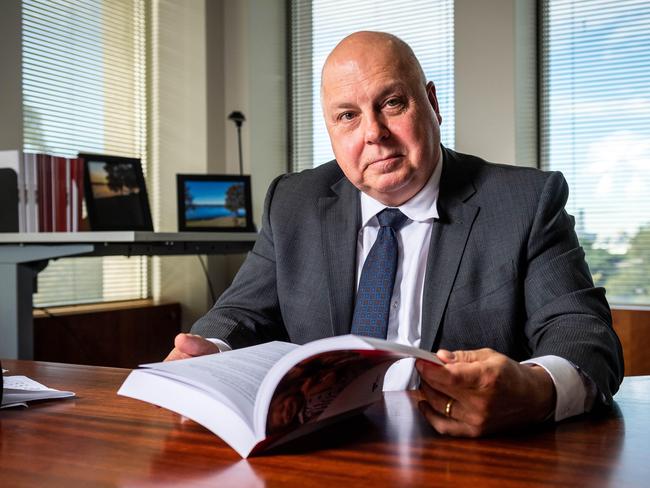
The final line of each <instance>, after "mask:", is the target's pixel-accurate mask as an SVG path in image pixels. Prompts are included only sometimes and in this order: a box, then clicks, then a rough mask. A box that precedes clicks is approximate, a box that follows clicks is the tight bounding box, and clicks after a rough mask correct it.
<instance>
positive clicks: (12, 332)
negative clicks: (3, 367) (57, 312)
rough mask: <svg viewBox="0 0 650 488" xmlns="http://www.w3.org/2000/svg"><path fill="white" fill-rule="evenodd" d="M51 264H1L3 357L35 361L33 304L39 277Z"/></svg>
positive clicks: (0, 339)
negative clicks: (35, 284)
mask: <svg viewBox="0 0 650 488" xmlns="http://www.w3.org/2000/svg"><path fill="white" fill-rule="evenodd" d="M46 265H47V261H37V262H33V263H19V264H15V263H0V277H1V279H0V357H1V358H6V359H33V358H34V318H33V312H32V303H33V302H32V300H33V297H32V295H33V293H34V283H36V276H37V275H38V273H39V271H41V270H42V269H43V268H45V266H46Z"/></svg>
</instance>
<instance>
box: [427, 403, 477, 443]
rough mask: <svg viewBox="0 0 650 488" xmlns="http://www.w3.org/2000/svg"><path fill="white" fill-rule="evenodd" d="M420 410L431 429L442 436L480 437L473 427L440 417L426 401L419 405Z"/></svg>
mask: <svg viewBox="0 0 650 488" xmlns="http://www.w3.org/2000/svg"><path fill="white" fill-rule="evenodd" d="M418 408H419V410H420V412H421V413H422V415H424V418H426V419H427V422H429V424H430V425H431V427H433V428H434V429H435V430H436V432H438V433H440V434H443V435H451V436H455V437H477V436H478V435H480V432H478V431H477V430H476V429H475V428H474V427H472V426H471V425H467V424H464V423H463V422H459V421H458V420H455V419H453V418H447V417H445V416H444V415H440V414H439V413H438V412H436V411H435V410H434V409H433V408H431V405H429V404H428V403H427V402H425V401H421V402H420V403H418Z"/></svg>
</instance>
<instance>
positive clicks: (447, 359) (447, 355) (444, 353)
mask: <svg viewBox="0 0 650 488" xmlns="http://www.w3.org/2000/svg"><path fill="white" fill-rule="evenodd" d="M436 356H438V359H440V360H441V361H442V362H443V363H445V364H448V363H451V362H453V361H454V360H455V359H456V356H455V355H454V353H453V352H451V351H448V350H447V349H438V352H437V353H436Z"/></svg>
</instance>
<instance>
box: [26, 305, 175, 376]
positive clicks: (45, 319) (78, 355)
mask: <svg viewBox="0 0 650 488" xmlns="http://www.w3.org/2000/svg"><path fill="white" fill-rule="evenodd" d="M180 331H181V306H180V304H178V303H164V304H154V303H153V302H152V301H150V300H135V301H129V302H118V303H113V304H110V303H107V304H99V305H84V306H78V307H60V308H55V309H46V310H35V312H34V359H35V360H39V361H53V362H60V363H72V364H87V365H93V366H114V367H121V368H134V367H136V366H137V365H138V364H142V363H147V362H157V361H162V360H163V359H164V358H165V356H166V355H167V354H168V353H169V351H170V350H171V348H172V346H173V343H174V337H175V336H176V334H178V333H179V332H180Z"/></svg>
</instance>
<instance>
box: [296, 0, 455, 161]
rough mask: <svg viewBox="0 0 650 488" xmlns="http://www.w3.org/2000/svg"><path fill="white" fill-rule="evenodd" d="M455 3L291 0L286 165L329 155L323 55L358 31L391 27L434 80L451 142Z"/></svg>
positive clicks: (440, 0)
mask: <svg viewBox="0 0 650 488" xmlns="http://www.w3.org/2000/svg"><path fill="white" fill-rule="evenodd" d="M453 28H454V3H453V1H452V0H438V1H432V0H427V1H422V0H411V1H409V0H403V1H377V0H357V1H355V2H349V1H345V0H312V1H303V0H294V1H292V2H291V47H290V49H291V77H290V79H291V97H290V99H291V128H290V138H291V141H290V148H291V169H292V170H293V171H300V170H302V169H305V168H311V167H313V166H314V165H319V164H322V163H325V162H327V161H329V160H331V159H333V157H334V156H333V154H332V150H331V147H330V142H329V138H328V136H327V130H326V129H325V122H324V120H323V116H322V114H321V108H320V70H321V68H322V66H323V62H324V61H325V58H326V56H327V54H328V53H329V52H330V51H331V50H332V49H333V48H334V46H336V44H337V43H338V42H339V41H340V40H341V39H342V38H343V37H345V36H346V35H348V34H351V33H352V32H355V31H358V30H377V31H384V32H390V33H391V34H395V35H396V36H398V37H400V38H401V39H403V40H404V41H405V42H407V43H408V44H409V45H410V46H411V48H412V49H413V51H414V52H415V55H416V57H417V58H418V59H419V60H420V63H421V64H422V68H423V70H424V73H425V75H426V76H427V79H429V80H431V81H433V82H434V83H435V85H436V89H437V94H438V101H439V103H440V111H441V114H442V117H443V124H442V125H441V128H440V129H441V137H442V142H443V144H445V145H448V146H451V147H453V146H454V37H453Z"/></svg>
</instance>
